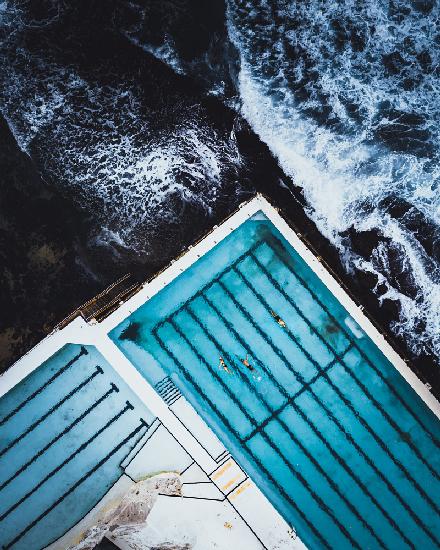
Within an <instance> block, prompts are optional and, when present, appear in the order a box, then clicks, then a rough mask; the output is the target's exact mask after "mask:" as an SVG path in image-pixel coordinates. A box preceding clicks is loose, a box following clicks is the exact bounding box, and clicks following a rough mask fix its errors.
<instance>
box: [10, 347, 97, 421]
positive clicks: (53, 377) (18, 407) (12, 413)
mask: <svg viewBox="0 0 440 550" xmlns="http://www.w3.org/2000/svg"><path fill="white" fill-rule="evenodd" d="M88 353H89V352H88V351H87V349H86V348H85V347H84V346H81V351H80V352H79V353H78V355H75V357H73V358H72V359H71V360H70V361H68V362H67V363H66V364H65V365H64V367H62V368H61V369H60V370H59V371H57V372H56V373H55V374H54V375H53V376H52V377H51V378H49V380H47V381H46V382H45V383H44V384H43V385H42V386H40V387H39V388H38V389H37V390H35V391H34V392H33V393H32V394H31V395H29V397H27V398H26V399H25V400H24V401H22V402H21V403H20V404H19V405H17V406H16V407H15V409H13V410H12V411H11V412H10V413H8V414H7V415H6V416H5V417H4V418H2V419H1V420H0V426H2V425H3V424H4V423H5V422H7V421H8V420H9V419H10V418H12V417H13V416H14V415H15V414H17V413H18V411H19V410H20V409H22V408H23V407H24V406H25V405H26V404H27V403H29V402H30V401H32V399H34V397H36V396H37V395H38V394H39V393H41V392H42V391H43V390H45V389H46V388H47V387H48V386H49V385H50V384H52V382H53V381H54V380H56V379H57V378H58V377H59V376H61V374H63V372H65V371H66V370H67V369H68V368H69V367H71V366H72V365H73V364H74V363H76V361H78V359H79V358H80V357H81V356H82V355H87V354H88Z"/></svg>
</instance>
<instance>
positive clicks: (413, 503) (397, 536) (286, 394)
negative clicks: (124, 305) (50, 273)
mask: <svg viewBox="0 0 440 550" xmlns="http://www.w3.org/2000/svg"><path fill="white" fill-rule="evenodd" d="M111 337H112V339H113V340H114V342H115V343H116V344H117V345H118V346H119V347H120V348H121V349H122V351H123V352H124V353H125V354H126V355H127V356H128V357H129V358H130V360H131V361H132V362H133V364H134V365H135V366H136V367H137V368H138V369H139V370H140V372H141V373H142V374H143V375H144V376H145V377H146V378H147V379H148V380H149V381H150V382H151V383H152V384H153V385H154V384H156V383H157V382H158V380H160V379H161V378H162V377H164V376H170V378H171V379H172V380H173V382H174V383H175V384H176V385H177V386H178V387H179V389H180V391H181V392H182V393H183V394H184V395H185V396H186V397H187V399H188V400H189V401H190V402H191V403H192V404H193V405H194V407H195V408H196V410H197V411H198V412H199V413H200V414H201V415H202V417H203V418H205V420H206V421H207V423H208V424H209V425H210V426H211V427H212V428H213V430H214V431H215V432H216V434H217V435H218V436H219V438H220V439H221V440H222V441H223V443H224V444H225V445H226V446H227V447H228V448H229V450H230V452H231V453H232V455H233V456H234V458H235V459H236V460H237V461H238V462H239V463H240V464H241V465H242V467H243V468H244V469H245V470H247V472H248V473H249V474H250V475H251V476H252V477H253V478H254V480H255V481H256V482H257V484H258V485H259V487H260V488H261V490H262V491H263V492H264V493H265V494H266V496H267V497H268V498H269V499H270V500H271V501H272V503H273V504H274V505H275V507H276V508H277V509H278V510H279V511H280V513H281V514H282V515H283V516H284V517H285V518H286V520H287V521H288V522H289V523H290V524H292V525H293V526H294V527H295V529H296V530H297V532H298V534H299V536H300V537H301V539H302V540H303V541H304V542H305V544H306V545H308V546H310V548H321V547H322V548H324V547H327V548H338V549H343V548H361V549H365V548H390V549H396V548H399V549H400V548H406V547H409V548H435V547H438V546H440V541H439V532H440V520H439V517H440V516H439V495H440V480H439V454H438V447H439V441H438V439H437V438H436V434H438V420H437V418H436V417H435V416H434V415H433V414H432V412H431V411H430V410H429V409H428V408H427V407H426V406H425V405H424V403H423V402H422V401H421V400H420V398H419V397H418V396H417V395H416V394H415V392H414V391H413V390H412V389H411V388H410V387H409V385H408V384H407V382H406V381H405V380H404V379H403V378H402V377H401V376H400V374H399V373H398V372H397V371H396V369H395V368H394V367H393V366H392V365H391V364H390V363H389V362H388V361H387V359H386V358H385V357H384V356H383V355H382V354H381V352H380V351H379V349H378V348H377V346H376V345H375V344H374V343H373V342H372V341H371V340H370V339H369V338H368V337H367V336H366V335H365V334H363V333H362V331H360V329H358V328H356V326H355V323H354V321H353V319H351V318H350V317H349V315H348V313H347V312H346V310H345V309H344V308H343V307H342V306H341V304H340V303H339V302H338V301H337V299H336V298H335V297H334V296H333V295H332V294H331V293H330V291H329V290H328V289H327V288H326V287H325V285H324V284H323V283H322V282H321V281H320V280H319V279H318V277H317V276H316V275H315V274H314V273H313V272H312V271H311V269H310V268H309V267H308V266H307V265H306V264H305V262H304V261H303V260H302V259H301V258H300V257H299V255H298V254H297V253H296V252H295V251H294V250H293V249H292V248H291V247H290V245H289V244H288V243H287V242H286V241H285V240H284V239H283V238H282V236H281V235H280V234H279V233H278V232H277V231H276V229H275V228H274V227H273V226H272V224H270V222H268V221H267V220H265V219H263V217H262V216H259V217H257V218H255V219H253V220H249V221H248V222H246V223H244V224H243V225H242V226H241V227H240V228H239V229H238V230H236V231H235V232H234V233H232V234H231V235H230V236H229V237H228V238H226V239H225V240H224V241H222V242H221V243H220V244H219V245H217V246H216V247H215V248H214V249H213V250H212V251H211V252H209V253H208V254H207V255H206V256H204V257H202V258H201V259H200V260H199V261H198V262H196V264H194V265H193V266H192V267H191V268H190V269H189V270H187V272H185V273H184V274H183V275H181V276H180V277H178V278H177V279H176V280H175V281H174V282H172V283H171V284H170V285H169V286H168V287H166V288H165V289H164V290H163V291H161V292H160V293H159V294H158V295H156V296H155V297H154V298H152V299H151V300H150V301H149V302H147V303H146V304H144V305H143V306H142V307H141V308H139V310H137V311H136V312H134V313H133V314H132V315H131V316H130V317H129V319H128V320H126V321H124V322H123V323H122V324H121V325H120V326H119V327H117V328H116V329H115V330H114V331H113V333H112V334H111Z"/></svg>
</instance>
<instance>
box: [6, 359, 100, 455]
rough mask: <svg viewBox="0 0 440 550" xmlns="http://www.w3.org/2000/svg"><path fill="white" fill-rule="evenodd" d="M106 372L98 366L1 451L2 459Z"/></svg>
mask: <svg viewBox="0 0 440 550" xmlns="http://www.w3.org/2000/svg"><path fill="white" fill-rule="evenodd" d="M103 372H104V371H103V370H102V367H100V366H99V365H97V366H96V370H95V372H94V373H92V374H91V375H90V376H89V377H87V378H86V379H85V380H83V381H82V382H81V383H80V384H78V386H75V387H74V388H73V390H72V391H70V392H69V393H68V394H67V395H66V396H64V397H63V399H61V401H58V403H55V405H54V406H53V407H51V408H50V409H49V410H48V411H47V412H46V413H45V414H43V416H41V417H40V418H39V419H38V420H36V421H35V422H34V423H33V424H31V425H30V426H29V428H28V429H27V430H25V431H24V432H23V433H22V434H21V435H19V436H18V437H17V438H15V439H14V440H13V441H11V443H9V445H7V446H6V447H5V448H4V449H2V451H0V457H2V456H3V455H4V454H5V453H7V452H8V451H9V450H10V449H12V447H14V446H15V445H17V443H19V442H20V441H21V440H22V439H23V438H24V437H26V436H27V435H28V434H29V433H30V432H31V431H32V430H34V429H35V428H36V427H37V426H38V425H39V424H41V423H42V422H44V421H45V420H46V418H47V417H48V416H50V415H51V414H52V413H54V412H55V411H56V410H57V409H59V408H60V407H61V405H63V404H64V403H65V402H66V401H68V400H69V399H70V398H71V397H72V396H73V395H75V393H77V392H78V391H80V390H81V389H82V388H84V387H85V386H87V384H88V383H89V382H91V381H92V380H93V379H94V378H95V377H96V376H98V374H102V373H103Z"/></svg>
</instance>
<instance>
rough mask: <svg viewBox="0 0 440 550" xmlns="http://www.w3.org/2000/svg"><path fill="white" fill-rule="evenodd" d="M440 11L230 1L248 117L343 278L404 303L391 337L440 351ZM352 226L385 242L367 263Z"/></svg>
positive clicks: (400, 5) (406, 5)
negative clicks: (372, 283) (366, 282)
mask: <svg viewBox="0 0 440 550" xmlns="http://www.w3.org/2000/svg"><path fill="white" fill-rule="evenodd" d="M439 15H440V12H439V6H438V4H436V5H434V3H430V2H422V1H421V2H412V1H401V2H395V1H393V2H379V1H377V0H376V1H375V0H373V1H371V2H366V3H359V2H354V1H350V0H345V1H343V2H338V3H335V2H327V3H322V2H318V1H311V2H307V3H305V2H284V1H282V0H280V1H270V2H269V1H266V0H248V1H238V0H237V1H234V0H230V2H229V4H228V22H229V34H230V38H231V40H232V41H233V43H234V44H235V46H236V48H237V50H238V51H239V54H240V64H241V69H240V74H239V92H240V96H241V101H242V113H243V115H244V116H245V118H246V119H247V120H248V121H249V122H250V123H251V125H252V127H253V128H254V130H255V131H256V132H257V133H258V134H259V135H260V137H261V138H262V139H263V141H265V142H266V143H267V145H268V146H269V147H270V149H271V151H272V152H273V153H274V155H275V156H276V157H277V159H278V161H279V163H280V165H281V167H282V168H283V170H284V171H285V172H286V173H287V174H288V175H289V176H291V177H292V179H293V180H294V181H295V183H296V184H297V185H299V186H301V187H302V189H303V193H304V196H305V199H306V201H307V204H308V212H309V215H310V216H311V218H312V219H313V220H314V221H315V223H316V224H317V226H318V228H319V230H320V231H321V232H322V233H323V234H324V235H325V236H326V237H327V238H328V239H330V241H331V242H332V243H333V244H334V245H336V247H337V248H338V249H339V251H340V254H341V258H342V259H343V262H344V265H345V267H346V269H347V271H349V272H350V271H352V270H354V269H358V270H359V269H360V270H362V271H364V272H369V273H371V274H373V275H374V276H375V278H376V280H377V284H376V292H377V294H378V296H379V297H380V300H384V299H390V300H393V301H395V302H397V303H398V304H399V307H400V319H399V321H397V322H395V323H394V324H393V326H392V327H391V328H392V329H393V330H394V331H395V333H397V334H399V335H401V336H403V337H404V338H405V340H406V341H407V342H408V343H409V346H410V347H411V348H412V350H413V351H414V352H415V353H422V352H427V353H434V354H436V355H437V356H438V355H439V354H440V319H439V316H438V311H439V310H440V268H439V259H440V254H439V252H440V250H439V245H440V236H439V232H438V227H439V224H440V192H439V182H440V166H439V162H438V160H439V156H438V155H439V146H440V135H439V132H440V78H439V77H440V69H439V67H440V54H439V52H440V49H439V45H440V33H439V31H438V29H439V28H440V27H439V23H440V17H439ZM396 212H397V214H396ZM415 221H417V222H418V223H414V222H415ZM353 231H354V232H356V233H363V232H366V233H365V234H368V233H371V232H374V233H375V235H377V242H376V244H375V246H374V247H373V248H372V251H371V254H367V255H365V254H360V253H358V252H357V251H356V250H355V248H354V247H353V246H352V240H351V239H350V234H352V232H353ZM427 243H429V244H427Z"/></svg>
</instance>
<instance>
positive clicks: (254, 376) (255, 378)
mask: <svg viewBox="0 0 440 550" xmlns="http://www.w3.org/2000/svg"><path fill="white" fill-rule="evenodd" d="M241 362H242V363H243V365H244V366H245V367H246V368H248V369H249V370H250V371H251V372H252V373H255V372H256V370H255V367H253V366H252V365H251V364H250V363H249V359H248V354H247V353H246V357H245V358H244V359H242V360H241ZM253 378H254V380H257V382H259V381H260V380H261V376H256V375H255V374H253Z"/></svg>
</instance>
